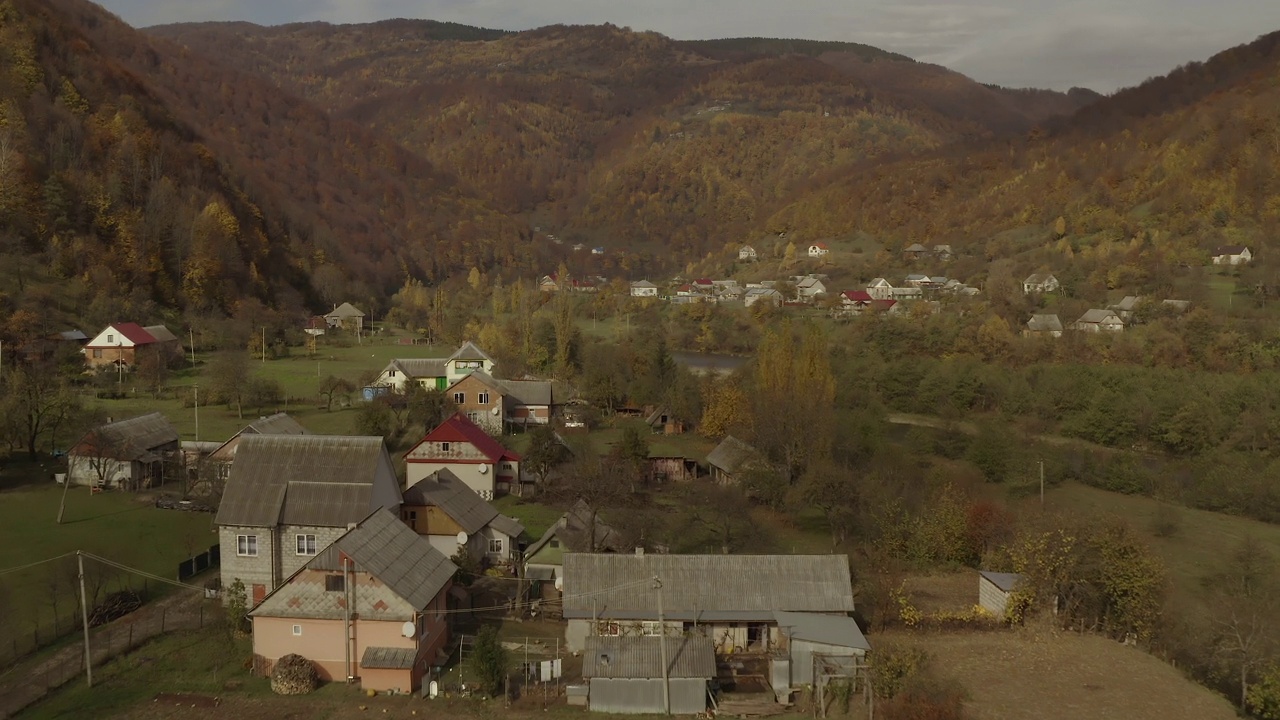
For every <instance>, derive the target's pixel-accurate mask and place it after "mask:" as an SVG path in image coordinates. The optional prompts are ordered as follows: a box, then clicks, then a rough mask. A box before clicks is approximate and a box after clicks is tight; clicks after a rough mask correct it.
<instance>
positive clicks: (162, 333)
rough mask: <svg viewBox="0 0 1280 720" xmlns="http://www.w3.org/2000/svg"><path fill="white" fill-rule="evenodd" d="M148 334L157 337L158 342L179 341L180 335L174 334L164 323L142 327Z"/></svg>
mask: <svg viewBox="0 0 1280 720" xmlns="http://www.w3.org/2000/svg"><path fill="white" fill-rule="evenodd" d="M142 329H143V330H144V331H146V333H147V334H148V335H150V336H151V337H153V338H155V341H156V342H177V341H178V336H177V335H174V334H173V332H171V331H170V330H169V328H167V327H165V326H163V325H146V326H144V327H143V328H142Z"/></svg>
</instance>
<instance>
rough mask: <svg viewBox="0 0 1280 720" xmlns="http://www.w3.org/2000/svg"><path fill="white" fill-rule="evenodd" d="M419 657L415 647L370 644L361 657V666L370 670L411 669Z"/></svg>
mask: <svg viewBox="0 0 1280 720" xmlns="http://www.w3.org/2000/svg"><path fill="white" fill-rule="evenodd" d="M417 657H418V652H417V650H415V649H414V648H403V647H398V648H393V647H374V646H373V645H370V646H369V647H367V648H365V649H364V655H362V656H361V657H360V667H362V668H368V669H370V670H410V669H412V668H413V661H414V660H416V659H417Z"/></svg>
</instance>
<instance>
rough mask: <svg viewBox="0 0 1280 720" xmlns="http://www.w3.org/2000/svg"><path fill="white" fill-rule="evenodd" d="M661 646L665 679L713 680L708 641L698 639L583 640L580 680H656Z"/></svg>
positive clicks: (712, 658)
mask: <svg viewBox="0 0 1280 720" xmlns="http://www.w3.org/2000/svg"><path fill="white" fill-rule="evenodd" d="M662 643H666V646H667V677H671V678H713V677H715V676H716V653H715V647H714V646H713V645H712V643H711V639H710V638H706V637H700V636H693V635H690V636H679V637H672V636H667V637H643V636H619V637H600V636H597V635H593V636H590V637H588V638H587V641H586V645H585V646H584V647H583V651H582V677H583V678H627V679H643V678H660V677H662Z"/></svg>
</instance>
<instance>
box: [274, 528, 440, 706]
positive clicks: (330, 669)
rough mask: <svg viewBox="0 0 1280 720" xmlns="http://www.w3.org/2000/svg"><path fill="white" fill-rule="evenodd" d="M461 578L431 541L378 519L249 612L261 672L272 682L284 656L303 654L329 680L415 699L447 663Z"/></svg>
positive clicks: (354, 530)
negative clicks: (453, 594) (451, 606)
mask: <svg viewBox="0 0 1280 720" xmlns="http://www.w3.org/2000/svg"><path fill="white" fill-rule="evenodd" d="M457 571H458V568H457V567H455V566H454V564H453V563H451V562H449V560H448V558H446V557H445V556H444V555H443V554H441V553H440V551H438V550H436V549H435V548H433V547H432V546H431V543H430V542H428V541H427V539H426V538H425V537H422V536H420V535H418V534H417V533H416V532H414V531H413V530H411V529H410V528H409V527H408V526H407V525H405V524H404V523H402V522H400V520H399V519H398V518H397V517H396V516H395V515H393V514H392V513H391V512H389V511H387V510H377V511H375V512H374V513H373V514H372V515H370V516H369V517H367V518H365V519H364V520H362V521H360V522H359V523H356V524H355V526H354V527H353V528H352V529H350V530H348V531H347V532H346V533H345V534H343V535H342V536H341V537H340V538H338V539H337V540H336V541H335V542H334V543H333V544H332V545H330V546H329V547H327V548H326V549H325V550H324V551H322V552H321V553H320V554H318V555H316V556H315V557H314V558H312V559H311V561H310V562H308V563H307V564H306V565H304V566H302V567H301V568H299V569H298V570H297V572H295V573H294V574H293V575H291V576H289V578H288V579H286V580H285V581H284V583H282V584H281V585H280V587H278V588H276V589H275V590H273V591H272V592H271V594H270V595H267V597H266V598H265V599H264V600H263V601H262V602H261V603H258V605H257V607H255V608H254V609H253V610H252V611H251V612H250V613H249V615H250V617H251V618H252V620H253V659H254V669H255V670H256V671H257V672H260V673H262V674H269V673H270V672H271V668H272V667H273V666H274V664H275V662H276V661H277V660H279V659H280V658H281V657H284V656H285V655H289V654H297V655H301V656H302V657H305V658H307V659H308V660H310V661H311V662H313V663H314V664H315V666H316V670H317V672H318V673H319V675H320V677H321V679H323V680H333V681H344V680H348V679H350V680H356V681H359V683H360V686H361V687H362V688H364V689H366V690H378V691H394V692H405V693H407V692H413V691H414V690H416V689H418V688H419V687H421V685H422V680H423V678H424V677H425V676H427V675H428V674H429V673H430V670H431V667H432V666H435V665H442V664H444V661H445V659H446V658H444V656H443V655H444V651H445V648H446V646H447V645H448V641H449V623H448V621H447V620H446V618H447V617H448V613H447V612H446V611H447V610H448V597H449V590H450V589H451V588H452V587H453V576H454V573H456V572H457Z"/></svg>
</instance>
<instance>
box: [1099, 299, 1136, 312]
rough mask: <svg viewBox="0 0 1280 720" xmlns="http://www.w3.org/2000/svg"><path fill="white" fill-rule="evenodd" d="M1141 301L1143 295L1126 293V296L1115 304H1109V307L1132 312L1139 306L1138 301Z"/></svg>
mask: <svg viewBox="0 0 1280 720" xmlns="http://www.w3.org/2000/svg"><path fill="white" fill-rule="evenodd" d="M1140 302H1142V297H1141V296H1139V295H1125V296H1124V298H1122V299H1121V300H1120V302H1118V303H1116V304H1114V305H1108V306H1107V307H1108V309H1111V310H1123V311H1125V312H1132V311H1133V310H1134V309H1136V308H1137V307H1138V303H1140Z"/></svg>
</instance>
